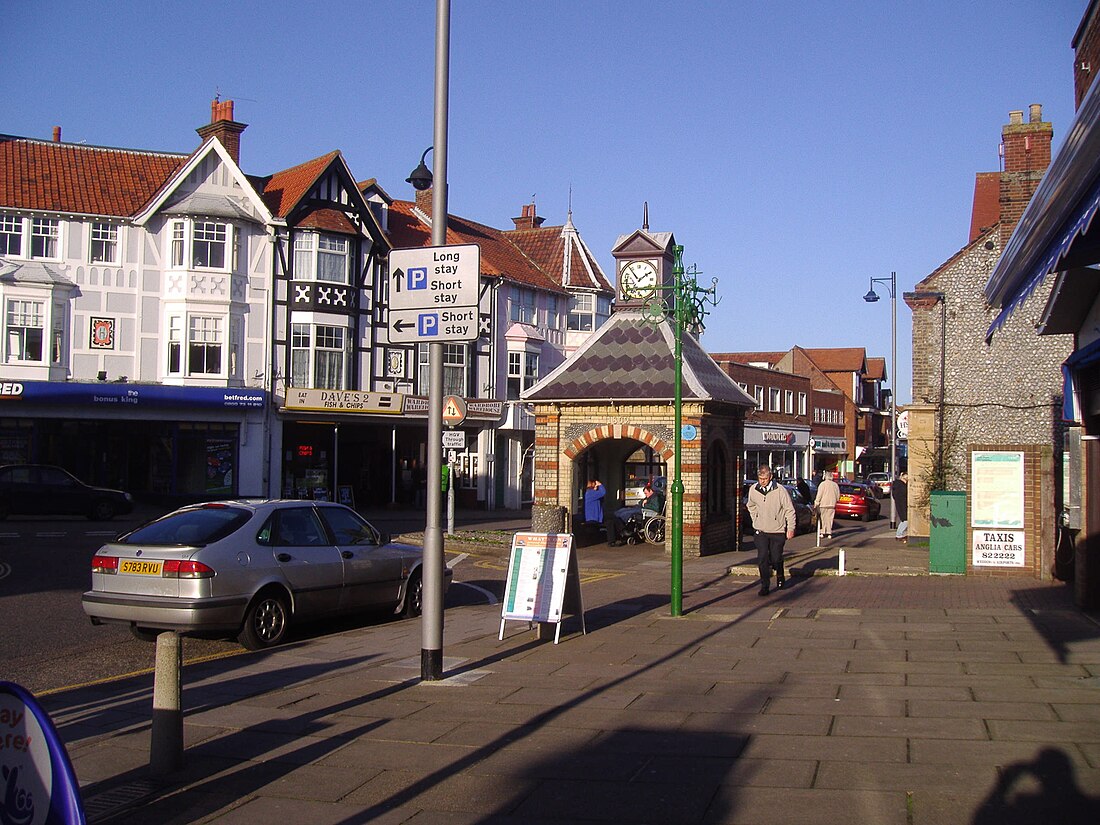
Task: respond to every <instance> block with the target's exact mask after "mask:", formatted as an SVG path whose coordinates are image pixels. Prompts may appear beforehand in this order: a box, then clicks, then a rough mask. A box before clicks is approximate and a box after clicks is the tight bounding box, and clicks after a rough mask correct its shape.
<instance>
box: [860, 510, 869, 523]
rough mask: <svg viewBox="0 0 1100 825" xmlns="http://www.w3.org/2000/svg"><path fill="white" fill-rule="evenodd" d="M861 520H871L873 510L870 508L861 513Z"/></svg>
mask: <svg viewBox="0 0 1100 825" xmlns="http://www.w3.org/2000/svg"><path fill="white" fill-rule="evenodd" d="M859 520H860V521H870V520H871V512H870V510H868V511H867V512H866V513H864V514H863V515H861V516H860V517H859Z"/></svg>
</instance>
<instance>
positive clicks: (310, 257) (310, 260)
mask: <svg viewBox="0 0 1100 825" xmlns="http://www.w3.org/2000/svg"><path fill="white" fill-rule="evenodd" d="M350 250H351V244H350V243H349V241H348V239H347V238H345V237H342V236H340V235H329V234H325V233H321V232H301V233H297V234H295V236H294V279H295V280H303V281H313V280H317V281H327V282H329V283H335V284H346V283H348V280H349V279H348V273H349V271H350V269H351V267H350V266H349V262H350Z"/></svg>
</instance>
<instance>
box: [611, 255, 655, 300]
mask: <svg viewBox="0 0 1100 825" xmlns="http://www.w3.org/2000/svg"><path fill="white" fill-rule="evenodd" d="M655 289H657V267H655V266H654V265H653V264H652V263H650V262H649V261H632V262H631V263H628V264H627V265H626V266H624V267H623V269H622V272H620V273H619V290H620V291H621V292H622V294H623V297H624V298H644V297H646V296H647V295H650V294H651V293H652V292H653V291H654V290H655Z"/></svg>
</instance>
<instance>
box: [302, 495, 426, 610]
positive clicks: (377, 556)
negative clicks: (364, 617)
mask: <svg viewBox="0 0 1100 825" xmlns="http://www.w3.org/2000/svg"><path fill="white" fill-rule="evenodd" d="M320 511H321V517H322V518H323V519H324V521H325V523H326V524H327V525H328V528H329V530H330V531H331V533H332V535H333V536H334V537H335V539H336V547H337V549H338V550H339V552H340V555H341V557H342V558H343V562H344V577H345V578H344V584H345V586H344V593H343V596H342V598H341V600H340V609H341V610H362V609H364V608H368V607H394V606H396V604H397V599H398V596H399V595H400V592H401V582H402V581H404V579H405V578H406V572H405V571H406V569H407V568H406V564H405V562H404V558H403V554H402V552H401V551H400V550H397V549H396V548H394V547H393V546H392V545H382V544H380V535H379V533H378V531H377V530H375V529H374V527H372V526H371V525H370V524H369V523H367V522H366V521H364V520H363V519H362V518H360V517H359V514H358V513H356V512H355V511H353V510H350V509H348V508H347V507H338V506H333V507H321V508H320Z"/></svg>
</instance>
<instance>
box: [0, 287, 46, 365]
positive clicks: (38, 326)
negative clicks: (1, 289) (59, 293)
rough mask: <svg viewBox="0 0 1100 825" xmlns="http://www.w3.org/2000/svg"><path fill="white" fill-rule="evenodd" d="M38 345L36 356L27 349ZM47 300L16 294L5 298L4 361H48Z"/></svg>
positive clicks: (8, 362)
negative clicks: (31, 354)
mask: <svg viewBox="0 0 1100 825" xmlns="http://www.w3.org/2000/svg"><path fill="white" fill-rule="evenodd" d="M33 349H37V357H33V358H32V357H28V353H29V352H30V351H31V350H33ZM48 356H49V346H48V342H47V339H46V302H45V301H43V300H40V299H35V298H29V297H28V298H24V297H19V296H11V297H7V298H6V299H5V300H4V362H5V363H7V364H37V365H44V364H46V363H47V358H48Z"/></svg>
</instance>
